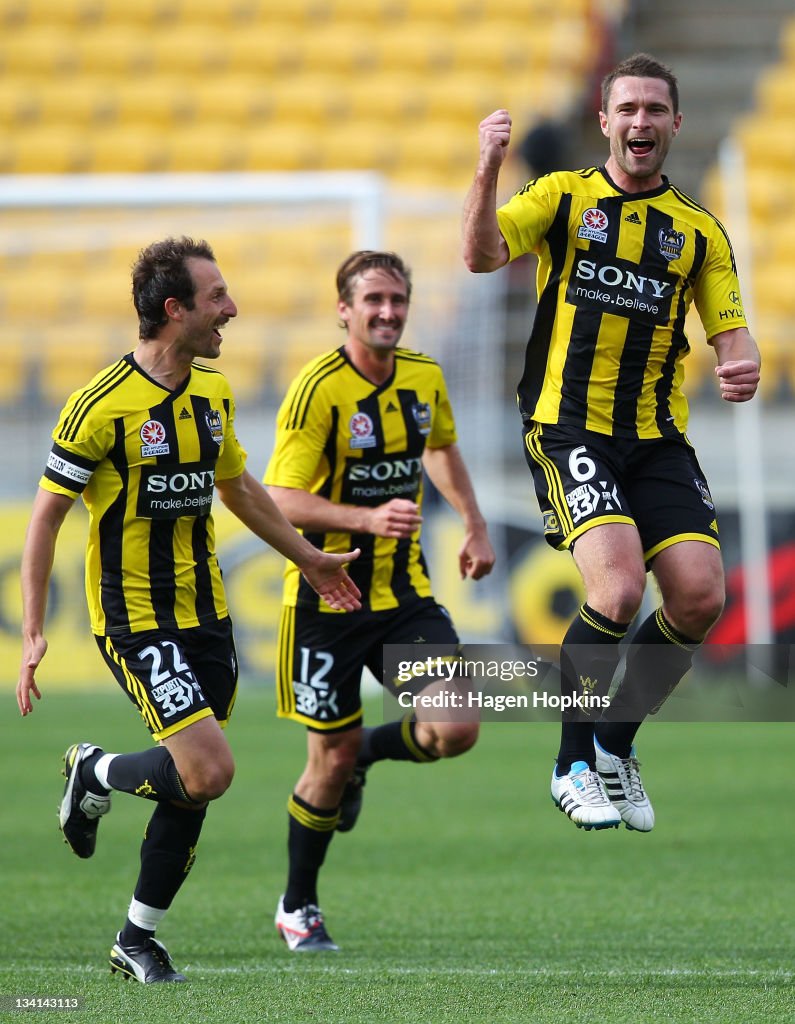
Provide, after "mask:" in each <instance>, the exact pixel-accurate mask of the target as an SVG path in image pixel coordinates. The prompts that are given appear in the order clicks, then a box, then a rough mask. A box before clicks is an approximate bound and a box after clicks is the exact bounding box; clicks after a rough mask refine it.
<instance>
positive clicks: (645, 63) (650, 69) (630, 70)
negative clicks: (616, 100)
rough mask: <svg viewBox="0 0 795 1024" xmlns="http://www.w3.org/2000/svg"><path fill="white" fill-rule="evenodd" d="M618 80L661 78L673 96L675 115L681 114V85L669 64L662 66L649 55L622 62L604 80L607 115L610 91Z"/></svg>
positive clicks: (603, 106)
mask: <svg viewBox="0 0 795 1024" xmlns="http://www.w3.org/2000/svg"><path fill="white" fill-rule="evenodd" d="M617 78H661V79H662V80H663V81H664V82H666V83H667V85H668V91H669V92H670V94H671V105H672V106H673V108H674V114H678V113H679V83H678V82H677V80H676V75H674V73H673V71H671V69H670V68H669V67H668V65H667V64H661V63H660V61H658V60H656V59H655V58H654V57H652V56H651V55H650V54H648V53H634V54H633V55H632V56H631V57H627V58H626V59H625V60H622V61H621V63H620V64H619V65H618V66H617V67H614V68H613V70H612V71H611V72H610V73H609V74H607V75H605V77H604V78H603V79H602V110H603V111H604V113H607V107H608V105H609V103H610V90H611V89H612V88H613V82H615V80H616V79H617Z"/></svg>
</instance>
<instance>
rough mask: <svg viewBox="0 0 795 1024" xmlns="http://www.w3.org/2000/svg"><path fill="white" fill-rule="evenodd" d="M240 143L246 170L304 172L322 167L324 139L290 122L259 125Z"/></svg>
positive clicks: (243, 137)
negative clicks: (321, 140)
mask: <svg viewBox="0 0 795 1024" xmlns="http://www.w3.org/2000/svg"><path fill="white" fill-rule="evenodd" d="M239 141H240V145H241V169H242V170H247V171H300V170H313V169H315V168H317V167H319V166H320V163H319V157H318V150H319V144H320V139H319V138H318V137H317V136H316V134H315V133H314V132H309V131H307V130H306V129H305V128H301V127H297V126H295V125H292V124H289V123H288V124H286V125H283V124H274V125H261V126H257V127H256V128H254V129H252V130H251V131H249V132H246V133H245V135H244V136H242V137H241V138H240V140H239Z"/></svg>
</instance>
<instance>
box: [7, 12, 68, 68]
mask: <svg viewBox="0 0 795 1024" xmlns="http://www.w3.org/2000/svg"><path fill="white" fill-rule="evenodd" d="M74 67H75V56H74V51H73V48H72V45H71V37H70V35H69V34H68V33H66V32H64V31H63V30H62V29H60V28H58V27H55V26H51V25H46V26H39V25H33V26H30V27H28V26H24V27H22V28H18V29H15V30H14V31H13V32H6V33H2V34H0V70H1V71H2V72H3V74H5V75H11V74H15V75H28V76H31V77H32V76H39V75H47V76H52V77H53V78H55V76H57V75H61V74H68V73H69V72H70V71H71V70H72V69H73V68H74Z"/></svg>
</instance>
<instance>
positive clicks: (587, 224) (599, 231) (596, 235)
mask: <svg viewBox="0 0 795 1024" xmlns="http://www.w3.org/2000/svg"><path fill="white" fill-rule="evenodd" d="M608 223H609V222H608V220H607V214H606V213H604V212H603V211H602V210H597V208H596V207H595V206H592V207H590V208H589V209H587V210H586V211H585V213H584V214H583V215H582V227H581V228H580V229H579V230H578V231H577V237H578V238H587V239H589V241H591V242H606V241H607V225H608Z"/></svg>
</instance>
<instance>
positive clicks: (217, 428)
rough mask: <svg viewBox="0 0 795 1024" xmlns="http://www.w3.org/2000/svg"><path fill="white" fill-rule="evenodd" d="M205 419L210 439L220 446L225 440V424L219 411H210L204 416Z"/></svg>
mask: <svg viewBox="0 0 795 1024" xmlns="http://www.w3.org/2000/svg"><path fill="white" fill-rule="evenodd" d="M204 419H205V420H206V422H207V428H208V429H209V431H210V437H211V438H212V439H213V441H215V443H216V444H220V443H221V442H222V441H223V439H224V424H223V421H222V420H221V414H220V412H218V410H217V409H210V411H209V412H206V413H205V414H204Z"/></svg>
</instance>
